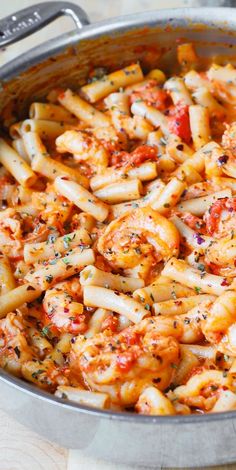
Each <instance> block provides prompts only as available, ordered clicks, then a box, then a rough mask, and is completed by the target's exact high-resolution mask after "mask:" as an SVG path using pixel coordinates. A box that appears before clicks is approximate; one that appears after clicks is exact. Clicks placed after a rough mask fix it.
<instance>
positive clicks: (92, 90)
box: [81, 64, 143, 103]
mask: <svg viewBox="0 0 236 470" xmlns="http://www.w3.org/2000/svg"><path fill="white" fill-rule="evenodd" d="M142 79H143V72H142V70H141V67H140V65H139V64H132V65H129V66H128V67H125V68H124V69H121V70H117V71H116V72H112V73H110V74H108V75H105V76H104V77H102V78H101V79H98V80H96V81H95V82H92V83H89V84H88V85H84V86H83V87H82V88H81V92H82V93H83V95H84V96H85V98H86V99H88V100H89V101H90V102H91V103H95V101H98V100H101V99H102V98H104V97H105V96H107V95H109V94H110V93H112V92H114V91H117V90H119V88H123V87H126V86H128V85H132V84H133V83H137V82H140V80H142Z"/></svg>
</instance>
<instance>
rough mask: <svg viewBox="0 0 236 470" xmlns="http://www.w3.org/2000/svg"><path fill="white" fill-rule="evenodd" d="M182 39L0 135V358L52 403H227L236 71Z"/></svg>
mask: <svg viewBox="0 0 236 470" xmlns="http://www.w3.org/2000/svg"><path fill="white" fill-rule="evenodd" d="M177 49H178V50H177V59H178V61H179V64H180V73H179V75H177V76H171V75H169V76H166V75H165V74H164V72H163V71H162V70H159V69H153V70H150V71H149V73H148V74H146V75H145V72H144V71H143V70H142V67H141V65H140V64H129V65H127V66H126V67H125V68H123V69H120V70H115V71H107V73H105V74H104V75H103V76H101V75H98V76H96V73H95V72H96V70H95V71H93V72H92V74H91V75H90V79H89V80H88V83H86V84H85V85H84V86H82V88H81V89H77V90H73V91H72V90H70V89H65V90H60V92H55V93H54V92H53V93H54V94H55V100H54V102H53V104H52V103H51V102H50V101H49V102H47V101H46V102H44V103H43V102H42V103H41V102H33V103H32V104H31V106H30V107H29V111H28V116H25V119H24V120H23V121H20V122H15V123H14V122H13V123H11V127H10V129H9V133H8V134H6V133H5V135H4V134H3V135H2V137H1V139H0V164H1V166H0V209H1V210H0V367H2V368H3V369H5V370H6V371H8V372H9V373H11V374H14V375H16V376H18V377H20V378H22V379H25V380H27V381H29V382H32V383H33V384H35V385H36V386H38V387H40V388H42V389H44V390H46V391H48V392H50V393H53V394H55V395H56V396H57V397H59V398H61V399H63V400H71V401H74V402H75V403H78V404H80V405H81V404H82V405H87V406H91V407H95V408H103V409H113V410H117V412H118V411H119V410H128V411H129V412H136V413H141V414H148V415H174V414H191V413H211V412H220V411H227V410H234V409H236V398H235V396H236V395H235V394H236V380H235V379H236V111H235V106H234V96H235V93H236V69H234V68H233V66H231V65H226V66H223V65H221V66H219V65H216V64H211V66H210V67H209V69H208V70H201V69H200V67H199V64H200V59H199V57H198V56H197V54H196V52H195V50H194V47H193V45H192V44H189V43H188V44H181V45H179V46H178V48H177ZM195 65H196V66H197V71H196V70H194V66H195ZM98 72H99V70H98ZM100 72H101V70H100ZM229 80H230V86H228V83H229ZM49 97H50V96H49Z"/></svg>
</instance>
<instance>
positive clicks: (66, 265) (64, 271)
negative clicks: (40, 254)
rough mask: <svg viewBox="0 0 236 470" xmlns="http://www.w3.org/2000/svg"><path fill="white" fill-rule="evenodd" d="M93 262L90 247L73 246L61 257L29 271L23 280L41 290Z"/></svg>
mask: <svg viewBox="0 0 236 470" xmlns="http://www.w3.org/2000/svg"><path fill="white" fill-rule="evenodd" d="M93 263H94V253H93V250H91V249H88V250H87V249H86V250H82V251H81V249H80V248H75V249H74V250H72V251H71V253H70V254H68V255H67V256H64V257H63V258H59V259H57V258H54V260H52V261H51V263H49V264H48V265H46V266H43V267H42V268H39V269H38V270H36V271H33V272H31V271H29V273H28V274H27V275H26V276H25V280H26V281H27V282H29V283H30V284H32V285H33V286H35V288H37V289H40V290H41V291H43V290H46V289H48V288H49V287H52V286H53V285H54V284H56V283H57V282H59V281H61V280H62V279H67V278H68V277H70V276H73V274H76V273H78V272H79V271H80V270H81V269H82V268H83V267H84V266H87V265H89V264H93Z"/></svg>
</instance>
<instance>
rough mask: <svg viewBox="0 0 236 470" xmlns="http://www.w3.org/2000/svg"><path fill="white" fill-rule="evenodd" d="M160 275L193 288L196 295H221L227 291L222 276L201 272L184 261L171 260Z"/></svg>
mask: <svg viewBox="0 0 236 470" xmlns="http://www.w3.org/2000/svg"><path fill="white" fill-rule="evenodd" d="M162 274H163V275H164V276H167V277H169V278H170V279H171V280H173V281H179V282H181V284H184V285H185V286H187V287H192V286H194V288H195V290H196V292H197V293H205V294H211V295H220V294H223V292H224V291H225V290H228V289H229V285H228V284H227V283H226V282H225V279H224V278H223V277H222V276H216V275H215V274H209V273H205V275H204V276H202V274H201V272H200V271H199V270H197V269H195V268H192V267H191V266H189V265H188V264H187V263H185V261H182V260H178V259H176V258H172V259H170V260H169V261H168V263H167V264H166V265H165V267H164V269H163V271H162Z"/></svg>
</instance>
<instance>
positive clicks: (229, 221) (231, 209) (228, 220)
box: [204, 197, 236, 238]
mask: <svg viewBox="0 0 236 470" xmlns="http://www.w3.org/2000/svg"><path fill="white" fill-rule="evenodd" d="M204 220H205V222H206V230H207V232H208V234H209V235H211V236H214V237H215V238H222V237H227V236H228V235H229V234H230V236H232V231H234V230H235V229H236V197H226V198H222V199H217V200H216V201H215V202H214V203H213V204H212V205H211V206H210V208H209V210H208V211H207V212H206V213H205V215H204ZM232 238H233V236H232Z"/></svg>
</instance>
